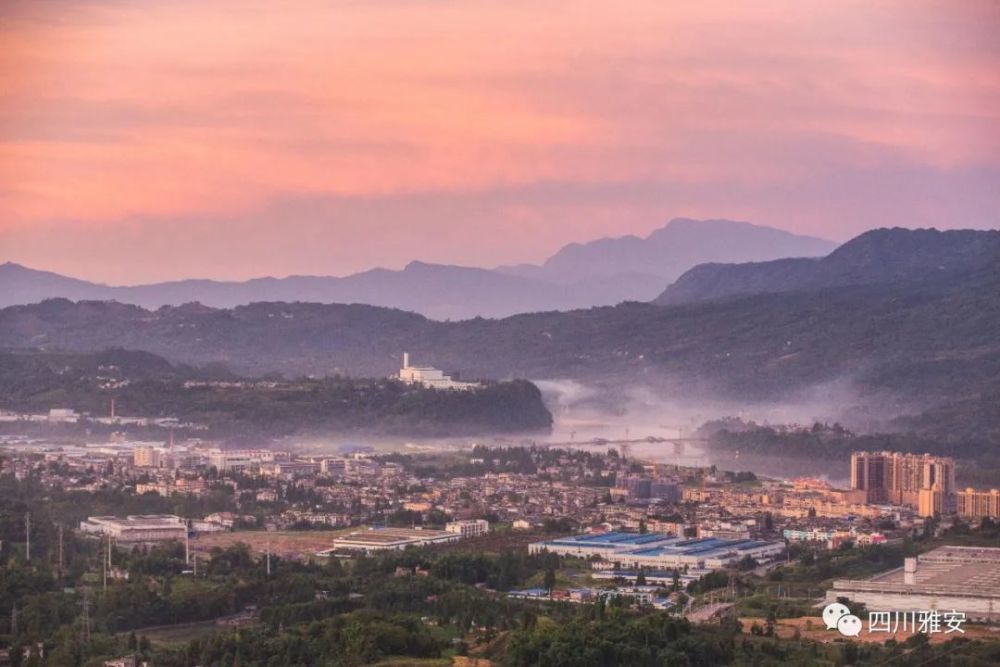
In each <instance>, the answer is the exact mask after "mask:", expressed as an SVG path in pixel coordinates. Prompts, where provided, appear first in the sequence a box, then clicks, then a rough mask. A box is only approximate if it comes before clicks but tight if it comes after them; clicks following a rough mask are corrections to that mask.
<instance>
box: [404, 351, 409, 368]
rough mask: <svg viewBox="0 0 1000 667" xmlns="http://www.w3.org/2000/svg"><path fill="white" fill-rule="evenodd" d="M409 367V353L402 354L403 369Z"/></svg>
mask: <svg viewBox="0 0 1000 667" xmlns="http://www.w3.org/2000/svg"><path fill="white" fill-rule="evenodd" d="M409 367H410V353H409V352H404V353H403V368H409Z"/></svg>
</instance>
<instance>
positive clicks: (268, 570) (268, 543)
mask: <svg viewBox="0 0 1000 667" xmlns="http://www.w3.org/2000/svg"><path fill="white" fill-rule="evenodd" d="M267 576H269V577H270V576H271V538H270V537H268V538H267Z"/></svg>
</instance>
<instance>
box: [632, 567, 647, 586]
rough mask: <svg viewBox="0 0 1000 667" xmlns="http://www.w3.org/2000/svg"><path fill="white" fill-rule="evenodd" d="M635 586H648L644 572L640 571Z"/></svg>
mask: <svg viewBox="0 0 1000 667" xmlns="http://www.w3.org/2000/svg"><path fill="white" fill-rule="evenodd" d="M635 585H636V586H645V585H646V573H645V572H643V571H642V570H639V574H638V576H636V578H635Z"/></svg>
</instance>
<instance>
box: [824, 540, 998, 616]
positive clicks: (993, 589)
mask: <svg viewBox="0 0 1000 667" xmlns="http://www.w3.org/2000/svg"><path fill="white" fill-rule="evenodd" d="M841 597H843V598H848V599H850V600H852V601H854V602H863V603H864V604H865V605H866V606H867V607H868V609H869V610H870V611H889V612H892V611H898V612H914V611H923V610H938V611H942V612H944V611H948V612H951V611H956V612H961V613H964V614H965V615H966V617H967V618H969V619H971V620H998V619H1000V548H989V547H951V546H945V547H938V548H937V549H934V550H933V551H930V552H928V553H925V554H921V555H920V556H917V557H916V558H907V559H906V561H905V563H904V565H903V567H901V568H897V569H895V570H890V571H889V572H885V573H882V574H879V575H876V576H875V577H872V578H871V579H864V580H853V579H838V580H836V581H834V582H833V588H831V589H830V590H829V591H827V593H826V599H827V601H828V602H835V601H836V600H837V598H841Z"/></svg>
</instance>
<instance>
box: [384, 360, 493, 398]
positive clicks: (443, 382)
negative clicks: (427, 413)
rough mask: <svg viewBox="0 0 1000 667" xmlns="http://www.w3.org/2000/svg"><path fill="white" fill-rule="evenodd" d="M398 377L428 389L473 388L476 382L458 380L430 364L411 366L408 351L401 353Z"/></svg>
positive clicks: (477, 385)
mask: <svg viewBox="0 0 1000 667" xmlns="http://www.w3.org/2000/svg"><path fill="white" fill-rule="evenodd" d="M399 379H400V380H402V381H403V382H405V383H406V384H414V385H420V386H423V387H428V388H430V389H459V390H465V389H475V388H477V387H479V384H478V383H476V382H459V381H458V380H453V379H451V377H450V376H448V375H445V374H444V372H442V371H440V370H438V369H436V368H433V367H431V366H411V365H410V353H409V352H404V353H403V367H402V368H401V369H400V371H399Z"/></svg>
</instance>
